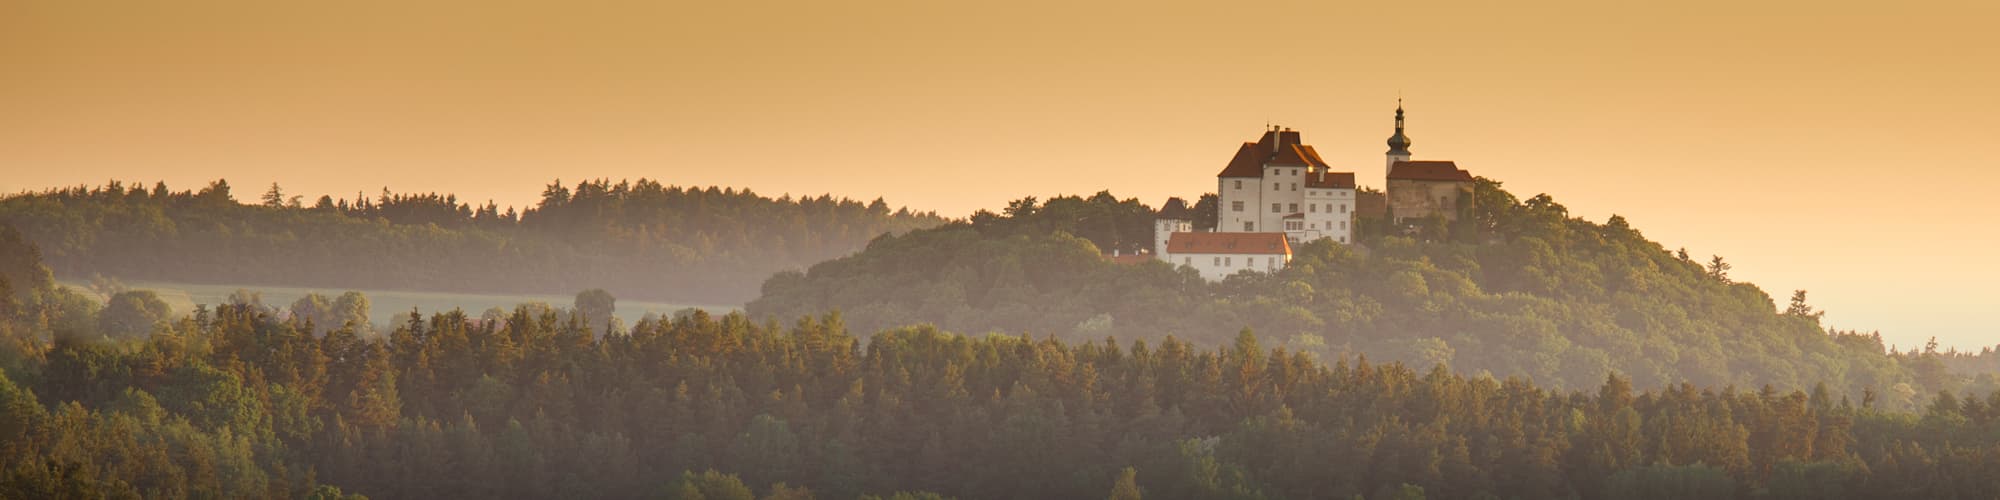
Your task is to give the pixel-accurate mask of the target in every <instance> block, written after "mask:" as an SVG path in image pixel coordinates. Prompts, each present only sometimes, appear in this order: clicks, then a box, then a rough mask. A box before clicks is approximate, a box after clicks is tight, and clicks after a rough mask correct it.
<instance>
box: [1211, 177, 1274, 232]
mask: <svg viewBox="0 0 2000 500" xmlns="http://www.w3.org/2000/svg"><path fill="white" fill-rule="evenodd" d="M1216 180H1217V182H1216V187H1215V193H1216V204H1215V205H1216V206H1215V213H1216V216H1215V230H1216V232H1224V233H1253V232H1257V231H1264V230H1265V229H1264V227H1263V226H1262V225H1261V223H1262V222H1263V219H1262V218H1261V216H1260V215H1259V214H1260V213H1261V212H1258V211H1257V207H1261V206H1264V178H1262V177H1247V178H1246V177H1224V178H1219V179H1216Z"/></svg>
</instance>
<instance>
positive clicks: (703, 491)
mask: <svg viewBox="0 0 2000 500" xmlns="http://www.w3.org/2000/svg"><path fill="white" fill-rule="evenodd" d="M666 499H667V500H757V495H755V494H753V493H751V492H750V487H748V486H744V485H743V481H742V480H740V479H737V478H736V475H735V474H723V473H720V472H716V471H715V470H714V469H709V470H706V471H703V472H702V473H700V474H696V473H694V472H693V471H688V472H682V473H681V477H680V479H675V480H674V482H672V483H668V484H667V488H666Z"/></svg>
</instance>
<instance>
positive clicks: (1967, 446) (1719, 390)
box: [0, 182, 2000, 500]
mask: <svg viewBox="0 0 2000 500" xmlns="http://www.w3.org/2000/svg"><path fill="white" fill-rule="evenodd" d="M107 192H108V191H107ZM125 192H126V193H128V194H129V191H125ZM277 194H278V195H279V196H274V197H272V199H274V200H282V199H283V197H282V194H283V193H282V192H278V193H277ZM1478 194H1479V195H1480V196H1483V197H1486V198H1482V200H1481V201H1480V205H1481V206H1482V207H1486V208H1484V209H1482V211H1481V212H1480V213H1478V214H1476V215H1477V216H1476V217H1474V218H1471V219H1468V221H1467V222H1465V223H1464V224H1462V225H1458V226H1451V225H1444V224H1441V222H1439V221H1433V222H1429V223H1425V224H1424V227H1422V228H1420V230H1419V231H1418V232H1417V234H1416V235H1414V236H1381V235H1379V234H1378V235H1375V236H1373V237H1367V238H1364V241H1363V245H1356V246H1339V245H1332V244H1327V243H1315V244H1309V245H1305V246H1303V247H1302V248H1300V249H1299V250H1298V256H1297V260H1295V261H1294V263H1293V264H1292V266H1291V267H1289V268H1287V269H1286V270H1284V271H1281V272H1279V273H1275V274H1268V275H1266V274H1257V273H1250V274H1243V275H1238V276H1235V277H1232V278H1230V279H1229V280H1226V281H1223V282H1220V283H1208V282H1206V281H1204V280H1202V279H1200V277H1199V276H1196V275H1194V273H1192V272H1191V271H1188V270H1181V269H1175V268H1173V267H1172V266H1168V265H1165V264H1163V263H1158V262H1153V263H1147V264H1142V265H1133V266H1118V265H1112V264H1110V263H1109V262H1108V261H1106V260H1105V259H1104V258H1103V256H1102V254H1101V249H1103V248H1117V249H1121V250H1124V249H1134V248H1138V247H1139V245H1140V243H1139V242H1150V241H1151V235H1150V223H1147V224H1144V225H1141V224H1139V221H1141V220H1142V217H1140V214H1144V213H1147V212H1148V210H1146V209H1145V207H1144V206H1143V205H1142V204H1139V203H1138V202H1136V201H1135V200H1118V199H1116V198H1115V197H1112V196H1111V195H1109V194H1108V193H1100V194H1098V195H1094V196H1091V197H1058V198H1054V199H1051V200H1050V201H1049V202H1047V203H1043V202H1039V201H1036V200H1023V201H1021V202H1017V203H1015V204H1013V205H1011V206H1010V207H1009V208H1008V209H1007V210H1006V211H1005V212H1004V213H1000V214H980V215H976V216H975V217H973V218H972V219H971V220H968V221H964V222H954V223H950V224H946V225H944V226H941V227H938V228H935V229H924V230H914V231H911V232H909V233H908V234H903V235H895V236H881V237H877V238H875V239H874V240H873V241H872V242H870V243H869V245H868V246H867V249H866V250H865V251H863V252H861V253H859V254H856V255H854V256H852V257H848V258H843V259H836V260H833V261H829V262H826V263H823V264H820V265H816V266H814V267H813V268H812V269H810V270H809V271H806V272H791V273H780V274H778V275H776V276H773V277H772V278H771V279H770V280H768V281H767V282H765V283H764V286H763V292H764V297H762V298H760V299H759V300H758V301H756V302H753V303H751V304H750V306H749V308H748V309H749V313H731V314H726V315H721V316H713V315H710V314H709V313H707V312H702V311H687V312H685V313H683V314H676V315H675V316H674V317H672V318H657V317H648V318H646V319H644V320H642V321H639V322H636V323H634V324H633V325H631V326H630V327H629V328H628V327H626V326H624V325H622V324H620V323H619V322H617V321H609V320H608V317H609V315H610V313H611V312H613V311H615V310H616V301H617V298H616V297H615V296H614V293H615V292H613V291H610V290H609V289H586V290H585V291H583V292H582V293H578V294H577V295H576V298H575V302H574V304H573V305H574V308H573V309H571V310H567V311H565V310H560V309H557V308H554V307H551V306H549V305H547V304H523V305H521V306H519V307H516V308H514V309H513V310H511V311H509V310H503V309H494V310H489V311H485V312H484V313H482V314H480V315H478V316H477V317H475V316H471V315H468V314H466V313H465V312H462V311H449V312H436V313H432V314H430V315H428V316H426V315H424V314H423V313H421V312H418V311H412V312H410V314H408V315H407V316H406V317H405V320H403V321H400V322H398V323H396V324H391V325H386V327H385V328H382V329H380V330H376V329H374V328H372V327H370V326H369V325H367V322H366V318H367V317H368V309H369V307H370V304H369V302H368V300H367V298H366V296H364V295H361V294H359V293H348V294H344V295H341V296H338V297H327V296H323V295H316V294H315V295H308V296H306V297H303V298H300V299H299V300H297V301H294V302H292V303H290V304H265V303H263V302H262V300H261V299H260V297H258V296H257V295H256V294H255V293H254V292H250V291H244V292H241V293H239V294H237V295H236V296H234V297H232V298H231V299H230V300H229V301H227V303H224V304H219V305H216V306H214V307H209V306H201V307H197V308H196V309H195V310H193V311H170V310H164V307H163V306H162V305H161V304H158V299H157V297H148V295H147V293H145V292H143V291H133V290H129V289H126V288H124V287H122V286H118V285H117V284H116V283H115V282H110V281H108V280H106V281H102V282H101V283H97V284H96V285H98V288H102V289H103V290H104V291H108V292H111V293H108V295H110V296H112V297H113V299H114V300H112V301H110V303H107V304H105V305H102V306H100V305H98V303H97V302H95V301H92V300H90V299H88V298H85V297H84V296H83V295H82V294H80V293H78V292H75V291H72V290H70V289H68V288H64V287H58V286H56V285H55V282H54V280H53V273H51V272H50V271H49V270H48V269H47V268H46V267H44V266H43V265H42V263H41V258H42V255H44V254H43V253H42V252H41V251H40V250H39V249H38V248H37V247H36V245H35V244H34V243H32V242H31V241H30V240H29V239H28V238H26V237H25V236H24V235H23V234H22V233H21V232H19V231H15V230H14V229H13V228H12V227H11V226H10V225H8V224H6V223H0V498H64V497H77V498H99V497H104V498H180V497H308V498H353V497H355V496H358V495H366V496H369V497H374V498H550V497H562V498H605V497H615V498H633V497H651V498H677V499H678V498H703V499H715V498H764V499H796V498H841V499H844V498H886V499H898V500H901V499H909V500H916V499H931V498H946V497H959V498H968V499H970V498H1097V497H1102V498H1118V499H1129V498H1151V499H1197V498H1199V499H1211V498H1224V499H1280V498H1364V499H1370V500H1374V499H1421V498H1482V499H1484V498H1499V499H1512V498H1521V499H1530V498H1534V499H1539V498H1704V499H1710V498H1712V499H1781V498H1824V499H1841V498H1896V497H1907V498H1994V497H2000V390H1996V389H1995V387H1994V385H1995V384H1993V373H1995V372H1996V371H2000V370H1997V369H1995V368H1994V367H1996V366H2000V362H1996V361H1995V360H1996V359H2000V356H1996V355H1994V354H1993V351H1991V350H1985V351H1981V352H1979V353H1958V352H1954V351H1943V352H1940V351H1939V350H1938V349H1937V348H1936V346H1935V345H1931V346H1925V347H1924V348H1922V349H1920V350H1919V349H1912V350H1909V351H1903V352H1885V349H1884V348H1883V346H1882V345H1881V341H1880V340H1879V337H1877V336H1873V335H1863V334H1858V333H1854V332H1832V331H1826V330H1824V329H1822V328H1821V327H1820V325H1819V321H1818V320H1819V314H1818V311H1817V310H1815V309H1814V308H1813V307H1812V306H1811V304H1810V303H1809V301H1808V300H1807V295H1806V294H1804V293H1797V292H1795V293H1794V294H1792V296H1791V300H1790V301H1789V302H1788V304H1787V306H1786V307H1785V308H1784V309H1783V310H1780V309H1779V308H1778V307H1777V306H1776V304H1775V303H1774V302H1773V300H1772V299H1771V298H1770V297H1769V296H1768V295H1766V294H1765V293H1764V292H1762V291H1761V290H1759V289H1757V288H1756V287H1755V286H1754V285H1751V284H1747V283H1740V282H1734V281H1731V280H1729V279H1728V273H1727V271H1728V267H1727V265H1726V264H1727V263H1726V262H1724V261H1723V260H1722V259H1720V258H1715V259H1710V260H1709V262H1707V263H1699V262H1697V261H1696V260H1694V259H1693V258H1691V257H1689V256H1687V255H1685V252H1679V253H1675V252H1669V251H1667V250H1666V249H1665V248H1664V247H1661V246H1660V245H1658V244H1656V243H1652V242H1650V241H1647V240H1645V239H1644V238H1643V237H1642V236H1640V235H1639V234H1638V232H1637V231H1636V230H1633V229H1632V228H1630V227H1628V226H1627V225H1626V224H1625V223H1624V221H1623V220H1622V219H1617V218H1614V219H1613V220H1611V221H1609V222H1607V223H1606V224H1593V223H1589V222H1586V221H1582V220H1578V219H1574V218H1570V217H1568V216H1567V214H1566V213H1565V212H1564V211H1563V210H1562V209H1561V206H1560V205H1557V204H1555V203H1554V202H1553V200H1550V199H1548V198H1547V197H1545V196H1538V197H1535V198H1531V199H1529V200H1526V201H1518V200H1515V199H1514V198H1513V197H1512V196H1511V195H1507V194H1506V193H1505V192H1504V191H1502V190H1500V189H1499V186H1498V185H1497V184H1495V183H1491V182H1482V183H1481V186H1480V190H1479V191H1478ZM142 196H151V194H150V193H144V194H142ZM172 196H173V195H171V194H170V195H169V197H168V198H169V199H171V198H172ZM15 200H16V199H10V200H8V201H9V202H12V201H15ZM329 203H331V202H329ZM282 204H284V205H290V204H291V202H290V201H289V200H285V201H284V202H283V203H282ZM232 205H233V203H232ZM235 206H236V207H239V208H232V209H229V210H236V209H241V208H245V207H246V206H242V205H235ZM335 206H336V208H337V204H335ZM247 208H249V209H253V210H276V211H279V212H278V213H287V212H283V211H293V212H298V213H294V214H292V215H293V216H299V217H308V218H313V217H324V216H326V215H311V214H313V212H311V210H312V209H306V208H297V209H294V208H278V207H247ZM1197 211H1198V210H1197ZM189 213H194V212H193V211H190V212H189ZM333 215H337V216H338V217H347V216H345V215H338V214H333ZM336 220H345V219H336ZM343 224H344V223H343ZM374 224H375V225H376V226H380V227H389V228H396V227H401V226H399V225H397V224H394V223H388V222H377V223H374ZM517 224H522V225H525V224H527V223H526V222H518V223H517ZM245 227H249V226H245ZM274 227H275V226H274ZM426 227H429V228H436V230H444V229H443V228H442V226H436V225H427V226H426ZM518 230H521V231H526V230H525V229H518ZM76 234H90V233H89V232H88V231H83V232H78V233H76ZM468 234H470V233H468ZM252 241H254V240H252ZM78 248H95V246H93V245H82V246H79V247H78ZM584 267H586V266H578V269H584ZM577 272H590V271H588V270H578V271H577ZM843 311H844V312H843ZM600 314H601V315H603V317H600V316H599V315H600ZM921 322H929V323H932V324H934V325H940V326H931V325H919V326H904V325H906V324H908V323H921ZM1246 326H1247V328H1246ZM954 331H960V332H974V334H973V335H961V334H958V333H952V332H954ZM850 332H865V333H862V334H856V333H850ZM988 332H995V333H990V334H989V333H988ZM1024 333H1026V334H1032V335H1024Z"/></svg>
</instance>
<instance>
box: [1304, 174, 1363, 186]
mask: <svg viewBox="0 0 2000 500" xmlns="http://www.w3.org/2000/svg"><path fill="white" fill-rule="evenodd" d="M1306 187H1311V188H1334V189H1354V172H1326V171H1320V172H1307V173H1306Z"/></svg>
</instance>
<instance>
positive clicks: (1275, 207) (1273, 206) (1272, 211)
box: [1271, 186, 1280, 214]
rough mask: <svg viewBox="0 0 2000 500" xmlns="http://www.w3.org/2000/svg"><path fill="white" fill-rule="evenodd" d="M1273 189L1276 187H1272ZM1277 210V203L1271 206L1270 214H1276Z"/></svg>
mask: <svg viewBox="0 0 2000 500" xmlns="http://www.w3.org/2000/svg"><path fill="white" fill-rule="evenodd" d="M1273 187H1276V186H1273ZM1278 208H1280V207H1279V206H1278V204H1277V203H1272V204H1271V213H1274V214H1275V213H1278Z"/></svg>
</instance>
